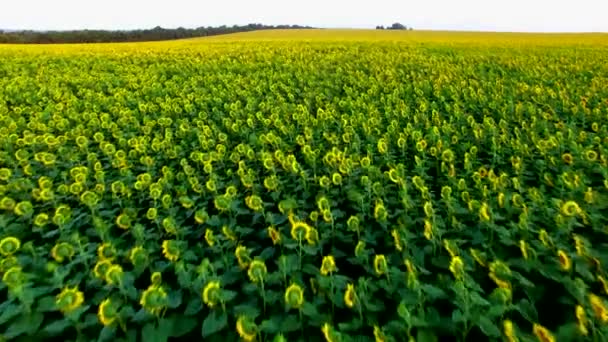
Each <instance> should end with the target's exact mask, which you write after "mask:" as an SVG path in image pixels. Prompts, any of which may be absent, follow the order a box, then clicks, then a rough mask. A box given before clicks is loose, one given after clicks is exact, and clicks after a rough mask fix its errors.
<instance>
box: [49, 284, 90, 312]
mask: <svg viewBox="0 0 608 342" xmlns="http://www.w3.org/2000/svg"><path fill="white" fill-rule="evenodd" d="M83 303H84V294H83V293H82V292H81V291H79V290H78V288H77V287H66V288H64V289H63V290H62V291H61V293H59V294H58V295H57V297H55V305H56V306H57V308H59V310H60V311H61V312H63V313H64V314H68V313H70V312H72V311H74V310H76V309H78V308H79V307H80V306H81V305H82V304H83Z"/></svg>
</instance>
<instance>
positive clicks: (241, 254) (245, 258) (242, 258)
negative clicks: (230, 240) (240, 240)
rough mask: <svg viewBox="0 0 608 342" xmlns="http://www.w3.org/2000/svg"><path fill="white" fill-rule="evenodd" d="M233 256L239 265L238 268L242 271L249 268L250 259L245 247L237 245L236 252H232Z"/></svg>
mask: <svg viewBox="0 0 608 342" xmlns="http://www.w3.org/2000/svg"><path fill="white" fill-rule="evenodd" d="M234 256H235V257H236V260H237V261H238V263H239V266H240V267H241V268H242V269H246V268H247V267H248V266H249V263H250V262H251V257H250V256H249V251H248V250H247V247H245V246H242V245H239V246H237V247H236V250H235V251H234Z"/></svg>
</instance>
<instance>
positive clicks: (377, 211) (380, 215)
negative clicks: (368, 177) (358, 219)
mask: <svg viewBox="0 0 608 342" xmlns="http://www.w3.org/2000/svg"><path fill="white" fill-rule="evenodd" d="M387 217H388V212H387V211H386V208H385V207H384V204H383V203H382V201H377V202H376V206H375V207H374V218H375V219H376V220H378V221H386V219H387Z"/></svg>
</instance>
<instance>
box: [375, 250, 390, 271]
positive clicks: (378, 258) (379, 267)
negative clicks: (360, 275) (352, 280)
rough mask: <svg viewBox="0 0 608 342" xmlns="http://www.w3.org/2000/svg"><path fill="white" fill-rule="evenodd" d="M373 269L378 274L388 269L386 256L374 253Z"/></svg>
mask: <svg viewBox="0 0 608 342" xmlns="http://www.w3.org/2000/svg"><path fill="white" fill-rule="evenodd" d="M374 271H375V272H376V274H377V275H379V276H380V275H383V274H385V273H386V272H387V271H388V263H387V262H386V257H385V256H384V255H383V254H376V255H375V256H374Z"/></svg>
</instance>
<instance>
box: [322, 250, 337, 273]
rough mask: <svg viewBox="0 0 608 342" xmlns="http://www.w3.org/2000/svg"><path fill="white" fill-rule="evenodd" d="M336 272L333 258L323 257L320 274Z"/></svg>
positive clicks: (330, 256)
mask: <svg viewBox="0 0 608 342" xmlns="http://www.w3.org/2000/svg"><path fill="white" fill-rule="evenodd" d="M336 270H337V268H336V261H335V260H334V257H333V256H332V255H327V256H324V257H323V261H322V262H321V274H322V275H328V274H332V273H333V272H335V271H336Z"/></svg>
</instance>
